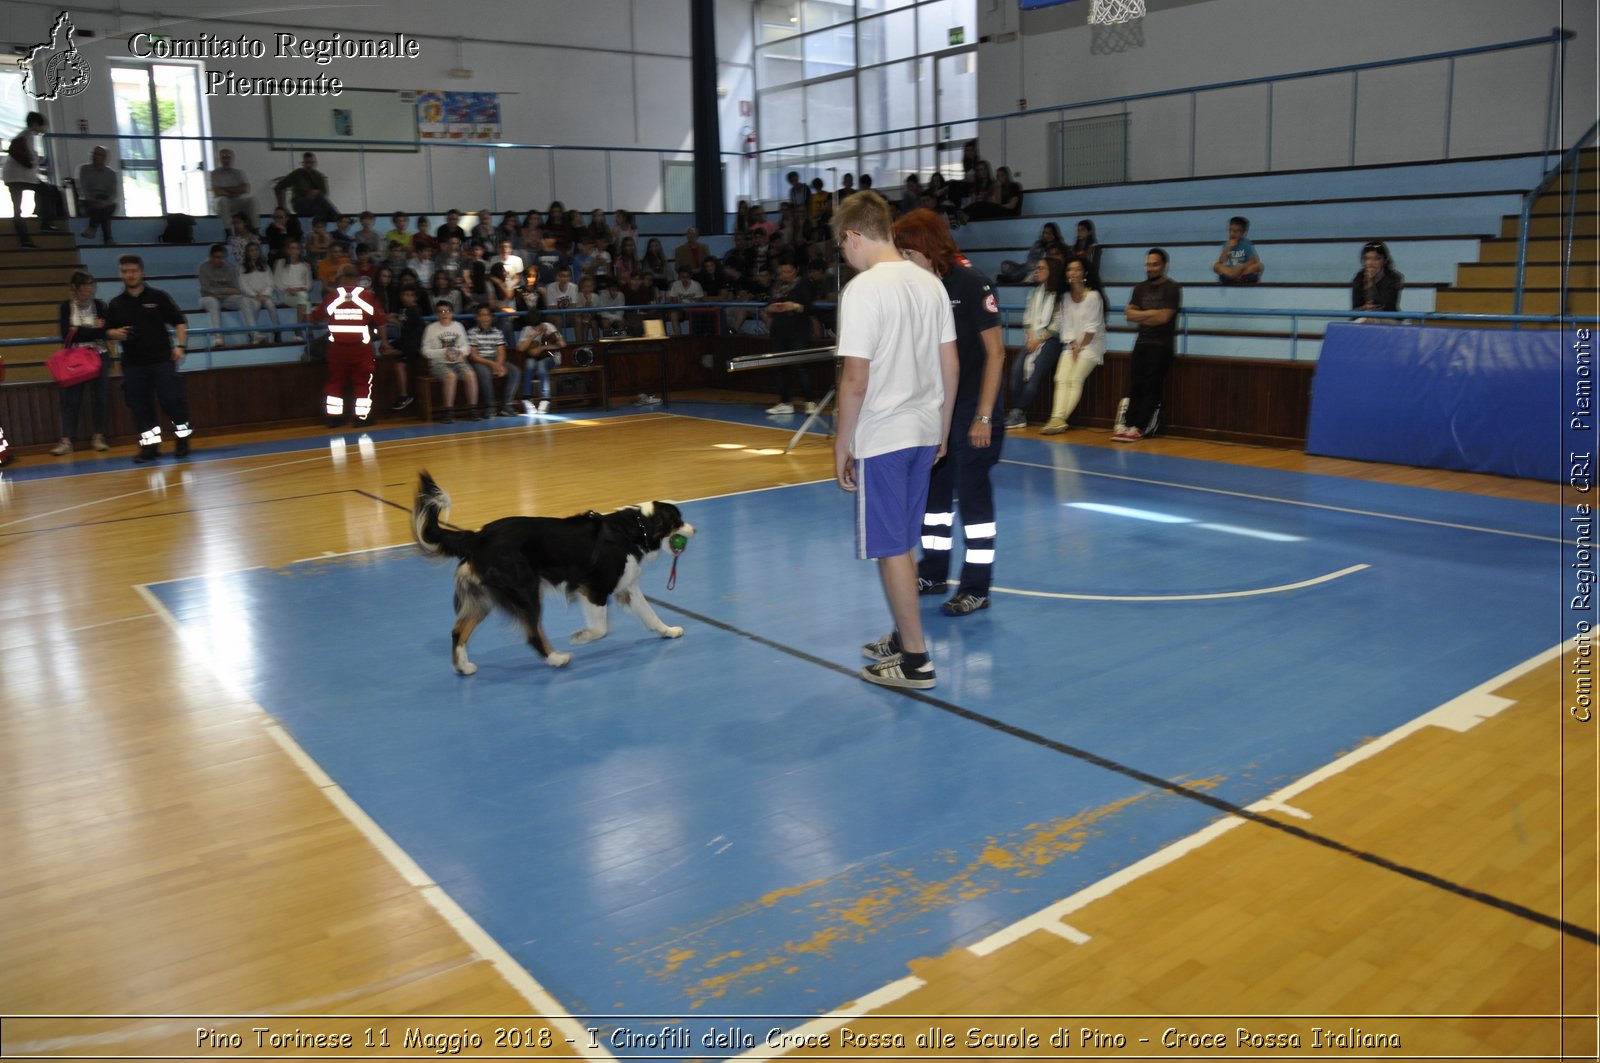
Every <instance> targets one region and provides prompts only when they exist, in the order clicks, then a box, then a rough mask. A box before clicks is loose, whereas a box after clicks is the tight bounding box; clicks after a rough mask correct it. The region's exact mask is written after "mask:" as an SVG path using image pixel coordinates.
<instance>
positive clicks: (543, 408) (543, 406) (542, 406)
mask: <svg viewBox="0 0 1600 1063" xmlns="http://www.w3.org/2000/svg"><path fill="white" fill-rule="evenodd" d="M645 398H649V396H648V395H646V396H645ZM539 412H540V413H549V412H550V400H549V399H540V400H539Z"/></svg>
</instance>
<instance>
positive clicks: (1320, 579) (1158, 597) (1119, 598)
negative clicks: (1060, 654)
mask: <svg viewBox="0 0 1600 1063" xmlns="http://www.w3.org/2000/svg"><path fill="white" fill-rule="evenodd" d="M1371 567H1372V566H1371V565H1351V566H1350V567H1349V568H1341V569H1340V570H1339V571H1337V572H1330V573H1328V574H1327V575H1325V576H1313V577H1312V578H1311V579H1303V580H1301V581H1300V582H1299V583H1281V584H1279V585H1278V586H1276V587H1258V588H1256V589H1255V590H1249V591H1215V592H1213V593H1210V594H1068V593H1066V592H1064V591H1061V592H1058V591H1021V590H1016V589H1014V588H1012V587H990V588H989V591H990V593H991V594H1020V595H1023V596H1025V597H1028V598H1070V599H1072V600H1073V601H1077V602H1206V601H1213V600H1215V599H1218V598H1254V597H1257V596H1258V595H1262V594H1282V593H1284V592H1285V591H1298V590H1302V589H1304V588H1306V587H1315V586H1316V585H1317V584H1319V583H1330V582H1332V581H1333V580H1336V579H1339V578H1340V577H1341V576H1348V575H1350V574H1352V573H1355V572H1360V571H1362V570H1363V569H1368V568H1371Z"/></svg>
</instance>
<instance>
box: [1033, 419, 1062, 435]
mask: <svg viewBox="0 0 1600 1063" xmlns="http://www.w3.org/2000/svg"><path fill="white" fill-rule="evenodd" d="M1066 430H1067V422H1065V421H1058V420H1056V419H1055V418H1053V417H1052V418H1051V419H1050V420H1049V421H1046V422H1045V426H1044V427H1043V428H1041V429H1039V434H1040V435H1046V436H1058V435H1060V434H1061V433H1062V432H1065V431H1066Z"/></svg>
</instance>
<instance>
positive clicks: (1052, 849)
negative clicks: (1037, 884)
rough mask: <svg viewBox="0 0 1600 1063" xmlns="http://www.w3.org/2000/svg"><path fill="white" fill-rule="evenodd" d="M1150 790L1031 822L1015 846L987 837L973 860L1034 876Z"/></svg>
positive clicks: (1072, 849)
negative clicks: (1077, 812) (1046, 821)
mask: <svg viewBox="0 0 1600 1063" xmlns="http://www.w3.org/2000/svg"><path fill="white" fill-rule="evenodd" d="M1191 785H1192V784H1191ZM1154 793H1156V791H1152V790H1146V791H1144V792H1142V793H1137V794H1134V795H1132V796H1130V797H1125V798H1123V799H1122V800H1120V801H1113V802H1112V803H1111V804H1109V805H1102V806H1101V807H1099V808H1096V809H1091V810H1090V811H1088V812H1080V813H1079V814H1078V815H1076V816H1071V817H1069V818H1067V819H1058V820H1055V821H1053V822H1050V823H1043V824H1039V823H1035V824H1031V825H1030V826H1029V827H1028V830H1029V831H1031V832H1032V833H1031V834H1030V835H1028V836H1027V837H1025V838H1023V840H1022V841H1021V842H1020V843H1018V844H1016V845H1012V846H1007V845H1004V844H1002V843H1000V842H998V841H996V840H995V839H992V838H991V839H990V840H989V844H988V846H986V847H985V848H984V850H983V853H982V854H981V855H980V856H979V857H978V861H977V863H978V865H981V866H987V867H992V868H995V869H997V870H1003V871H1015V872H1016V873H1017V874H1019V875H1025V876H1026V875H1037V874H1038V873H1039V872H1040V870H1042V869H1043V868H1046V867H1049V866H1050V865H1051V864H1053V863H1055V862H1056V861H1057V860H1059V859H1061V858H1062V857H1063V856H1066V855H1067V854H1068V853H1075V852H1077V851H1078V850H1079V849H1081V848H1083V843H1084V842H1086V841H1088V840H1089V839H1090V838H1092V837H1094V835H1095V834H1096V833H1097V832H1096V831H1095V830H1094V827H1095V825H1096V824H1097V823H1099V822H1100V821H1101V820H1103V819H1105V818H1107V817H1108V816H1114V815H1116V814H1117V813H1118V812H1121V811H1122V810H1123V809H1125V808H1127V807H1129V806H1130V805H1133V804H1135V803H1136V802H1139V801H1143V800H1144V799H1145V798H1147V797H1150V796H1152V795H1153V794H1154Z"/></svg>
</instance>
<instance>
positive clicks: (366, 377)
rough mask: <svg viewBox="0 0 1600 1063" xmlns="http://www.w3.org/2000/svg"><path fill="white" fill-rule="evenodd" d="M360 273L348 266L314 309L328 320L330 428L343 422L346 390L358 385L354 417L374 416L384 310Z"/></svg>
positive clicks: (314, 316) (358, 419)
mask: <svg viewBox="0 0 1600 1063" xmlns="http://www.w3.org/2000/svg"><path fill="white" fill-rule="evenodd" d="M360 278H361V274H360V273H358V272H357V271H356V268H355V267H354V266H346V267H344V268H343V269H341V270H340V271H339V275H338V277H337V278H336V279H335V280H334V290H333V293H332V294H331V295H329V296H327V297H326V298H324V299H323V301H322V302H321V303H320V304H318V306H317V308H316V309H315V310H313V311H312V312H311V317H312V319H313V320H316V321H326V322H327V323H328V385H327V387H326V388H325V389H324V390H325V391H326V392H327V400H328V405H327V413H328V427H329V428H338V427H340V426H342V425H343V424H344V390H345V386H346V384H348V383H354V384H355V410H354V412H355V419H356V422H357V423H358V424H361V423H365V422H366V420H367V418H368V417H370V416H372V377H373V371H374V369H375V368H376V366H377V361H376V358H375V357H374V353H373V346H372V345H373V342H374V341H375V340H377V339H378V338H379V337H380V336H382V335H383V327H384V323H385V318H384V314H383V309H382V308H381V307H380V306H378V301H377V299H376V298H374V296H373V294H372V293H371V292H370V291H368V290H367V289H365V288H362V287H359V286H358V285H357V283H356V282H357V281H359V280H360Z"/></svg>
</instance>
